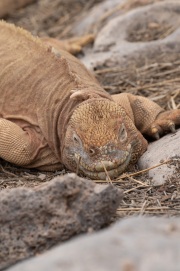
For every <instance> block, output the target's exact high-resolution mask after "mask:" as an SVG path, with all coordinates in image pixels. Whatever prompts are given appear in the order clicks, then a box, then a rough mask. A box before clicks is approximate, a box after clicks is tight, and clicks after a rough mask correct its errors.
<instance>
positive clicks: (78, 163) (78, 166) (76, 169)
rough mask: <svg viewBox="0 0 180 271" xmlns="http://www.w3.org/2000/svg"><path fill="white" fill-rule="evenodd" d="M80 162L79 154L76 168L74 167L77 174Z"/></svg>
mask: <svg viewBox="0 0 180 271" xmlns="http://www.w3.org/2000/svg"><path fill="white" fill-rule="evenodd" d="M80 162H81V156H79V157H78V163H77V168H76V174H77V175H78V173H79V165H80Z"/></svg>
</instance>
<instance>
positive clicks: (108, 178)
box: [101, 161, 112, 184]
mask: <svg viewBox="0 0 180 271" xmlns="http://www.w3.org/2000/svg"><path fill="white" fill-rule="evenodd" d="M101 164H102V166H103V168H104V171H105V173H106V177H107V180H108V181H109V183H110V184H112V180H111V178H110V176H109V174H108V172H107V169H106V167H105V165H104V163H103V162H102V161H101Z"/></svg>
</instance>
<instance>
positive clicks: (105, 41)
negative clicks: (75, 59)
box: [81, 1, 180, 69]
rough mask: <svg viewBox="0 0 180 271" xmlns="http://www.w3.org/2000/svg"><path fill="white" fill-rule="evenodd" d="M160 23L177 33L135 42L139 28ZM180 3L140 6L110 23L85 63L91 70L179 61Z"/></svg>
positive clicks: (99, 34) (84, 58)
mask: <svg viewBox="0 0 180 271" xmlns="http://www.w3.org/2000/svg"><path fill="white" fill-rule="evenodd" d="M152 23H155V24H159V25H160V26H162V27H163V26H164V27H167V26H168V27H169V28H171V29H173V30H174V31H173V32H172V33H171V34H169V35H168V36H167V37H165V38H162V39H161V38H160V39H158V40H152V41H149V42H146V41H143V40H142V41H138V42H136V41H135V40H132V34H133V35H134V33H135V32H136V31H137V29H144V28H145V26H146V25H149V24H152ZM179 25H180V2H179V1H163V2H159V3H154V4H152V5H147V6H145V7H139V8H136V9H133V10H131V11H129V12H127V13H126V14H124V15H120V16H118V17H115V18H114V19H112V20H110V21H109V22H108V23H107V24H106V25H105V26H104V28H103V29H102V30H101V31H100V32H99V33H98V35H97V37H96V40H95V43H94V47H93V51H91V52H90V51H88V53H87V54H85V56H84V57H82V58H81V60H82V62H83V63H84V64H85V65H86V66H87V67H88V68H89V69H97V68H99V67H102V66H105V67H111V66H118V65H120V66H121V67H122V68H125V67H128V66H129V65H132V64H133V65H135V66H143V65H145V64H147V63H149V64H150V63H152V62H154V61H156V62H159V61H163V60H164V58H165V56H166V61H170V60H171V61H173V60H177V58H178V56H180V27H179Z"/></svg>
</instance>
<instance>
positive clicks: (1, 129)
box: [0, 118, 35, 166]
mask: <svg viewBox="0 0 180 271" xmlns="http://www.w3.org/2000/svg"><path fill="white" fill-rule="evenodd" d="M33 145H34V144H33V143H32V140H31V137H30V136H29V134H28V133H27V132H26V131H23V130H22V129H21V128H20V127H19V126H18V125H16V124H15V123H13V122H11V121H9V120H6V119H3V118H0V157H1V158H3V159H4V160H6V161H8V162H11V163H14V164H16V165H19V166H24V165H28V164H29V163H31V161H32V159H33V155H32V153H33V151H34V150H33V148H32V147H33ZM34 147H35V146H34Z"/></svg>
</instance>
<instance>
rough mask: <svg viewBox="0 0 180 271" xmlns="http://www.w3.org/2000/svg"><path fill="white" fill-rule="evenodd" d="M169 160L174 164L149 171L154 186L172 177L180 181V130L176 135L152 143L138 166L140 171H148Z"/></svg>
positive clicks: (169, 135)
mask: <svg viewBox="0 0 180 271" xmlns="http://www.w3.org/2000/svg"><path fill="white" fill-rule="evenodd" d="M168 160H172V163H167V164H163V165H161V166H159V167H156V168H153V169H151V170H149V171H148V175H149V177H150V178H152V184H154V185H162V184H164V183H165V182H166V181H167V180H169V179H171V178H172V177H173V178H177V180H179V181H180V129H179V130H178V131H177V132H176V133H175V134H168V135H166V136H164V137H162V138H161V139H159V140H157V141H154V142H152V143H150V144H149V145H148V149H147V151H146V152H145V153H144V154H143V155H142V156H141V158H140V159H139V161H138V165H139V168H140V169H146V168H150V167H153V166H155V165H158V164H159V163H161V162H163V161H168Z"/></svg>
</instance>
